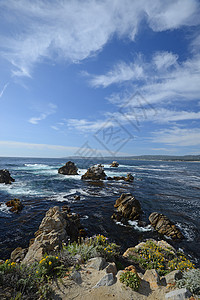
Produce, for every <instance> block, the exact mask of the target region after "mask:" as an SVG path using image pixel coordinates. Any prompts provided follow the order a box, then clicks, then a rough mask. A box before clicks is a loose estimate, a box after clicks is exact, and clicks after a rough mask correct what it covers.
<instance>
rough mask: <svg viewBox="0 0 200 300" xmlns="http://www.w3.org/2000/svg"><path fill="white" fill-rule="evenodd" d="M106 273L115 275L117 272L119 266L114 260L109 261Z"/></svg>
mask: <svg viewBox="0 0 200 300" xmlns="http://www.w3.org/2000/svg"><path fill="white" fill-rule="evenodd" d="M105 271H106V273H112V274H113V276H114V277H115V276H116V274H117V267H116V264H115V263H114V262H112V263H109V264H108V266H107V267H106V268H105Z"/></svg>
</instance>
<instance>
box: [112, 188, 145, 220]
mask: <svg viewBox="0 0 200 300" xmlns="http://www.w3.org/2000/svg"><path fill="white" fill-rule="evenodd" d="M114 207H115V208H117V213H114V214H113V215H112V218H113V219H116V220H117V221H121V220H123V219H128V220H138V219H139V218H140V215H141V213H142V210H141V206H140V202H139V201H138V200H136V199H135V198H134V197H133V195H132V194H130V193H127V194H125V193H123V194H122V195H121V196H120V198H118V199H117V200H116V203H115V205H114Z"/></svg>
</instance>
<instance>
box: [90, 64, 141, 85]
mask: <svg viewBox="0 0 200 300" xmlns="http://www.w3.org/2000/svg"><path fill="white" fill-rule="evenodd" d="M144 77H145V75H144V72H143V67H142V66H140V65H139V64H137V63H130V64H126V63H124V62H120V63H118V64H117V65H116V66H115V67H114V69H113V70H111V71H109V72H108V73H107V74H105V75H99V76H93V77H92V79H91V80H90V83H91V85H92V86H94V87H100V86H102V87H104V88H105V87H107V86H109V85H111V84H114V83H115V84H118V83H121V82H125V81H130V80H132V81H134V80H139V79H142V78H144Z"/></svg>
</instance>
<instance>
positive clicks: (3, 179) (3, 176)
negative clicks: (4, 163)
mask: <svg viewBox="0 0 200 300" xmlns="http://www.w3.org/2000/svg"><path fill="white" fill-rule="evenodd" d="M14 181H15V179H14V178H12V177H11V176H10V172H9V171H8V170H6V169H4V170H0V183H5V184H11V182H14Z"/></svg>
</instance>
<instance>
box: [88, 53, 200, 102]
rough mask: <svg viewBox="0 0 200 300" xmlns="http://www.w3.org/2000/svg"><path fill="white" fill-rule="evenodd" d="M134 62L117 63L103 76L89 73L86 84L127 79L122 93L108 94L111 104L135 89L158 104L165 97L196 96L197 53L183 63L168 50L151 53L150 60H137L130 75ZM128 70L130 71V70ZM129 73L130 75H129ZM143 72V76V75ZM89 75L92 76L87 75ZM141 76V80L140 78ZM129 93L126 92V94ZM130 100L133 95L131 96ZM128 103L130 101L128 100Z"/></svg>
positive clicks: (199, 71)
mask: <svg viewBox="0 0 200 300" xmlns="http://www.w3.org/2000/svg"><path fill="white" fill-rule="evenodd" d="M133 66H134V64H133V63H132V62H131V63H130V65H129V66H128V65H127V64H122V63H120V64H117V65H115V66H114V67H113V70H110V71H109V72H108V73H107V74H105V75H93V78H92V79H91V80H90V83H91V84H92V85H93V86H95V87H97V86H98V87H100V86H102V87H107V86H109V85H111V84H114V83H119V82H121V83H122V82H124V81H128V83H129V90H128V92H127V84H126V89H125V97H124V96H123V93H122V92H120V94H116V93H115V94H114V95H111V96H110V97H108V98H107V99H108V100H110V102H112V103H113V104H114V103H116V104H119V103H120V105H123V103H125V102H127V100H128V99H130V98H131V97H132V96H133V95H134V94H135V92H136V91H137V92H139V93H140V94H141V95H142V96H143V97H144V98H145V99H146V100H147V101H148V102H149V103H159V102H163V101H166V100H173V102H174V101H178V100H179V99H181V100H183V99H185V100H197V99H199V97H200V85H199V81H200V55H199V54H198V55H194V56H193V57H192V58H189V59H186V60H185V61H183V62H178V56H177V55H176V54H173V53H169V52H159V53H156V54H154V55H153V57H152V60H151V61H150V62H146V61H145V60H144V58H143V60H142V59H140V64H139V65H138V63H137V65H136V66H137V67H136V70H139V71H137V72H136V76H134V67H133ZM131 72H132V73H131ZM130 74H131V75H130ZM144 74H145V75H144ZM91 76H92V75H91ZM142 79H143V80H142ZM128 94H129V95H128ZM133 101H134V98H133ZM130 104H131V101H130Z"/></svg>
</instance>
